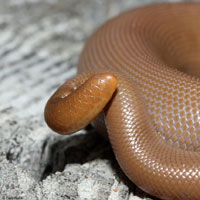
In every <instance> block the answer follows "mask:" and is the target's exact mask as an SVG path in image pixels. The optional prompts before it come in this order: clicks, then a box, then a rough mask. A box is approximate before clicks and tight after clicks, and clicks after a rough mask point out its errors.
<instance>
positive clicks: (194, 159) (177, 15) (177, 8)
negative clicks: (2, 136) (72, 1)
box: [45, 3, 200, 200]
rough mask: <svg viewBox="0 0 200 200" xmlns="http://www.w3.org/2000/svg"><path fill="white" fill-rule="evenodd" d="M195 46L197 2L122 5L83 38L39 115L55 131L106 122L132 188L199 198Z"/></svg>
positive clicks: (199, 18) (199, 90) (199, 39)
mask: <svg viewBox="0 0 200 200" xmlns="http://www.w3.org/2000/svg"><path fill="white" fill-rule="evenodd" d="M199 53H200V4H199V3H163V4H155V5H149V6H145V7H141V8H136V9H133V10H130V11H127V12H124V13H122V14H120V15H119V16H117V17H115V18H113V19H110V20H109V21H108V22H106V23H105V24H104V25H102V26H101V27H100V28H99V29H97V30H96V31H95V32H94V33H93V34H92V36H91V37H89V39H88V41H87V42H86V45H85V47H84V49H83V51H82V53H81V56H80V60H79V64H78V75H77V76H76V77H75V78H73V79H71V80H68V81H66V83H64V84H63V85H62V86H61V87H60V88H59V89H58V90H57V91H56V92H55V93H54V94H53V96H52V97H51V98H50V99H49V101H48V102H47V105H46V107H45V120H46V122H47V124H48V125H49V127H50V128H51V129H53V130H54V131H56V132H58V133H60V134H71V133H73V132H76V131H78V130H80V129H82V128H84V127H85V126H86V125H87V124H89V123H91V122H93V124H94V126H95V127H96V128H97V129H100V130H101V129H102V127H105V126H106V129H107V132H108V137H109V140H110V143H111V146H112V148H113V151H114V153H115V156H116V159H117V161H118V162H119V165H120V167H121V168H122V170H123V171H124V172H125V174H126V175H127V176H128V177H129V179H130V180H131V181H132V182H134V183H135V184H136V185H137V186H138V187H140V188H141V189H142V190H144V191H145V192H147V193H149V194H151V195H154V196H156V197H159V198H161V199H181V200H184V199H187V200H189V199H191V200H199V199H200V154H199V150H200V79H199V77H200V55H199ZM102 116H103V117H102Z"/></svg>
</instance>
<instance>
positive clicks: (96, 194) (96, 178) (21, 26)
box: [0, 0, 172, 200]
mask: <svg viewBox="0 0 200 200" xmlns="http://www.w3.org/2000/svg"><path fill="white" fill-rule="evenodd" d="M152 2H164V1H161V0H157V1H156V0H123V1H121V0H109V1H108V0H84V1H83V0H17V1H15V0H6V1H5V0H0V5H1V6H0V30H1V31H0V80H1V85H0V94H1V98H0V118H1V121H0V135H1V137H0V199H2V200H7V199H8V200H9V199H26V200H29V199H30V200H34V199H37V200H38V199H40V200H45V199H50V200H51V199H52V200H55V199H56V200H57V199H58V200H61V199H71V200H72V199H74V200H75V199H77V200H78V199H84V200H93V199H95V200H98V199H99V200H104V199H105V200H106V199H109V200H122V199H123V200H126V199H127V200H128V199H129V200H133V199H135V200H137V199H155V198H153V197H149V196H148V195H147V194H145V193H144V192H142V191H141V190H139V189H138V188H137V187H135V186H134V185H133V184H132V183H131V182H130V181H129V180H128V179H127V178H126V176H125V175H124V174H123V172H122V171H121V170H120V168H119V166H118V164H117V162H116V160H115V158H114V155H113V153H112V150H111V147H110V145H109V143H108V142H106V141H105V140H103V139H102V138H100V137H99V136H98V135H97V134H96V132H95V130H93V129H92V128H91V127H88V128H87V129H86V130H83V131H80V132H78V133H76V134H75V135H72V136H59V135H57V134H55V133H53V132H52V131H51V130H49V128H48V127H47V126H46V125H45V123H44V120H43V109H44V105H45V102H46V101H47V98H48V97H49V96H50V95H51V94H52V93H53V91H54V90H55V89H56V87H57V86H58V85H60V84H61V83H63V82H64V81H65V80H66V79H69V78H70V77H72V76H73V75H75V73H76V65H77V61H78V56H79V54H80V51H81V49H82V47H83V44H84V42H85V40H86V38H87V37H88V36H89V35H90V34H91V32H92V31H93V30H94V29H95V28H96V27H98V26H99V25H100V24H102V23H103V22H104V21H106V20H107V19H108V18H110V17H112V16H114V15H116V14H118V13H119V12H120V11H123V10H126V9H130V8H133V7H137V6H141V5H145V4H149V3H152ZM168 2H172V0H171V1H170V0H168Z"/></svg>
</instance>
